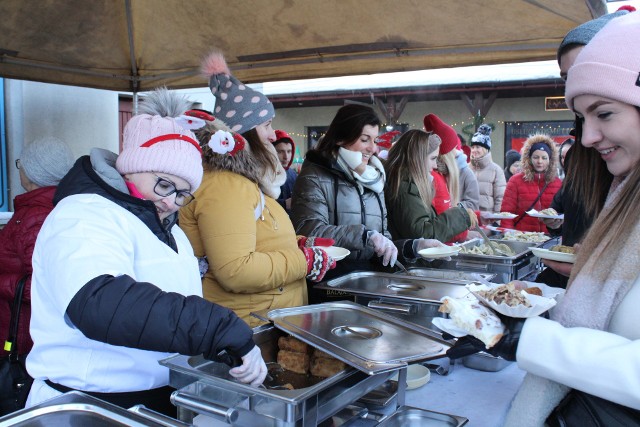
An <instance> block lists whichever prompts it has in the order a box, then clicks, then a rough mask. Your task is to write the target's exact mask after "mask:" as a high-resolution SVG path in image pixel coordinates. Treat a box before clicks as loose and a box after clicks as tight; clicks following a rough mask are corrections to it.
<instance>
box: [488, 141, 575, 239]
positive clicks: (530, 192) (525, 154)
mask: <svg viewBox="0 0 640 427" xmlns="http://www.w3.org/2000/svg"><path fill="white" fill-rule="evenodd" d="M539 142H541V143H544V144H546V145H547V147H549V150H550V151H551V155H550V156H549V166H548V167H547V170H546V171H545V172H544V173H536V172H535V170H534V168H533V164H532V163H531V156H530V150H531V147H532V146H533V145H534V144H536V143H539ZM545 185H546V188H545ZM561 186H562V181H561V180H560V178H558V150H557V148H556V143H555V142H554V141H553V140H552V139H551V138H550V137H549V136H547V135H534V136H532V137H530V138H529V139H527V141H526V142H525V144H524V146H523V147H522V172H521V173H519V174H516V175H513V176H512V177H511V179H510V180H509V182H508V183H507V189H506V190H505V192H504V199H503V200H502V208H501V211H502V212H511V213H514V214H516V215H518V217H517V218H515V219H503V220H501V221H500V225H501V226H502V227H505V228H515V229H516V230H520V231H538V232H543V233H546V232H548V230H547V227H546V226H545V225H544V223H543V222H542V221H541V220H540V219H539V218H534V217H531V216H529V215H527V214H526V213H525V211H527V210H529V209H535V210H537V211H541V210H543V209H547V208H548V207H550V206H551V202H552V201H553V196H555V194H556V193H557V192H558V190H560V187H561ZM543 189H544V192H542V191H543ZM541 192H542V195H541V196H540V198H539V199H538V201H537V202H536V203H535V204H533V202H534V201H535V200H536V198H537V197H538V194H540V193H541ZM532 204H533V206H532Z"/></svg>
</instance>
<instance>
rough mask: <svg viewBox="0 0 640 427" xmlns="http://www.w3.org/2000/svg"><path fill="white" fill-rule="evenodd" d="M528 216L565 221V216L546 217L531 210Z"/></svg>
mask: <svg viewBox="0 0 640 427" xmlns="http://www.w3.org/2000/svg"><path fill="white" fill-rule="evenodd" d="M527 215H529V216H532V217H534V218H547V219H564V214H560V215H545V214H542V213H540V212H538V211H537V210H535V209H531V210H530V211H527Z"/></svg>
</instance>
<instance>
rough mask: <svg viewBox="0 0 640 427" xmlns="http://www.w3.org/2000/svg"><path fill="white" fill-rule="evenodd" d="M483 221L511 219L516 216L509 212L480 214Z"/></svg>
mask: <svg viewBox="0 0 640 427" xmlns="http://www.w3.org/2000/svg"><path fill="white" fill-rule="evenodd" d="M480 216H481V217H482V218H484V219H513V218H515V217H517V216H518V215H516V214H514V213H511V212H480Z"/></svg>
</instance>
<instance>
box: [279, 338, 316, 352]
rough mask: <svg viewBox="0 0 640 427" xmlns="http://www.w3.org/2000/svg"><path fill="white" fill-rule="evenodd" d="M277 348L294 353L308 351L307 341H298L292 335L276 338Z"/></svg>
mask: <svg viewBox="0 0 640 427" xmlns="http://www.w3.org/2000/svg"><path fill="white" fill-rule="evenodd" d="M278 348H279V349H280V350H287V351H293V352H296V353H308V352H309V346H308V345H307V343H305V342H302V341H300V340H299V339H297V338H294V337H292V336H286V337H280V338H278Z"/></svg>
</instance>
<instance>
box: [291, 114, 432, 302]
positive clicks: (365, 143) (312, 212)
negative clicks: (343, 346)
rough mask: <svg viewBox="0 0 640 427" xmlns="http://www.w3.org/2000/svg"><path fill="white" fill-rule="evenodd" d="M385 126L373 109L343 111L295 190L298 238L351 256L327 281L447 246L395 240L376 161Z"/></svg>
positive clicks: (315, 297)
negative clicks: (320, 241) (322, 241)
mask: <svg viewBox="0 0 640 427" xmlns="http://www.w3.org/2000/svg"><path fill="white" fill-rule="evenodd" d="M379 126H380V119H379V118H378V116H377V115H376V113H375V111H373V109H372V108H371V107H367V106H361V105H354V104H349V105H345V106H344V107H342V108H340V110H338V112H337V114H336V116H335V117H334V119H333V121H332V122H331V124H330V126H329V129H328V130H327V133H326V134H325V135H324V137H323V138H322V139H321V140H320V142H319V143H318V146H317V147H316V148H315V149H313V150H310V151H309V152H308V153H307V156H306V158H305V161H304V163H303V164H302V168H301V170H300V174H299V176H298V179H297V180H296V184H295V186H294V188H293V196H292V203H291V221H292V222H293V226H294V228H295V229H296V232H297V233H298V234H301V235H305V236H317V237H325V238H331V239H333V240H335V245H336V246H339V247H343V248H346V249H348V250H349V251H350V252H351V253H350V255H349V256H348V257H347V258H346V259H345V260H343V261H338V263H337V266H336V268H335V269H334V270H331V271H329V272H328V274H327V275H326V276H325V280H328V279H331V278H333V277H337V276H340V275H344V274H346V273H349V272H352V271H355V270H377V271H382V270H385V269H387V268H388V266H390V267H393V265H394V264H395V261H396V259H398V257H400V259H407V258H409V259H412V258H416V255H415V254H416V253H417V252H418V251H419V250H421V249H424V248H427V247H434V246H441V245H443V244H442V243H440V242H438V241H437V240H431V239H415V240H402V241H396V242H393V241H392V240H391V234H390V233H389V231H388V229H387V211H386V207H385V200H384V184H385V172H384V168H383V167H382V164H381V162H380V160H379V159H378V158H377V157H376V156H375V152H376V151H377V147H376V145H375V139H376V137H377V136H378V131H379ZM332 296H334V295H332ZM335 296H337V297H339V298H341V299H344V295H335ZM328 299H329V297H328V296H327V294H326V293H324V292H323V293H319V292H318V290H316V289H312V288H311V289H309V302H310V303H315V302H320V301H322V300H325V301H326V300H328Z"/></svg>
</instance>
